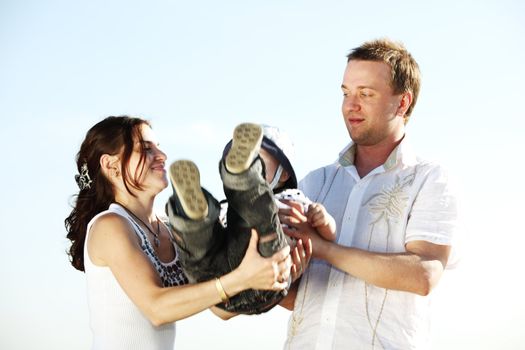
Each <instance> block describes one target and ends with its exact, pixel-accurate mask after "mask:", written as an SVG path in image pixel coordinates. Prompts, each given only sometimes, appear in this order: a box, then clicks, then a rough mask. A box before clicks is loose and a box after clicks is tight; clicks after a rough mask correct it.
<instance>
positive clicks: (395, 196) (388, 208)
mask: <svg viewBox="0 0 525 350" xmlns="http://www.w3.org/2000/svg"><path fill="white" fill-rule="evenodd" d="M416 173H417V167H416V168H415V169H414V171H413V172H412V173H410V174H408V175H406V176H405V177H403V178H402V179H400V178H399V176H396V181H395V182H394V184H392V185H390V186H383V189H382V190H381V191H380V192H379V193H376V194H374V195H372V196H371V197H370V198H369V199H368V200H366V201H365V202H364V203H363V207H364V206H368V210H369V212H370V213H371V215H372V216H374V217H375V218H374V219H373V220H372V221H371V222H370V231H369V236H368V247H367V250H368V251H370V247H371V244H372V237H373V235H374V228H375V226H376V224H377V223H378V222H380V221H384V222H385V224H386V228H387V230H386V246H385V253H386V252H388V251H389V241H390V233H391V232H390V231H391V221H397V220H400V219H401V218H402V216H403V212H404V210H405V209H406V207H407V205H408V199H409V196H408V194H407V192H406V189H407V188H408V187H410V186H411V185H412V184H413V183H414V179H415V177H416ZM364 285H365V309H366V317H367V318H368V324H369V325H370V329H371V330H372V344H371V345H372V349H374V348H375V344H376V341H377V342H378V343H379V345H380V346H381V348H383V349H384V348H385V347H384V345H383V344H382V343H381V340H380V339H379V337H378V335H377V328H378V326H379V322H380V321H381V316H382V314H383V309H384V307H385V302H386V298H387V296H388V289H385V292H384V295H383V300H382V302H381V307H380V309H379V312H378V315H377V319H376V320H375V321H374V320H372V317H371V315H370V310H369V301H368V299H369V298H368V294H369V293H368V284H367V283H366V282H365V283H364Z"/></svg>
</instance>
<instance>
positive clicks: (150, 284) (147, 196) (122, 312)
mask: <svg viewBox="0 0 525 350" xmlns="http://www.w3.org/2000/svg"><path fill="white" fill-rule="evenodd" d="M165 161H166V155H165V154H164V153H163V152H162V151H161V150H160V149H159V146H158V142H157V140H156V139H155V135H154V134H153V131H152V130H151V127H150V124H149V123H148V122H147V121H145V120H143V119H139V118H131V117H126V116H123V117H108V118H106V119H104V120H102V121H101V122H99V123H98V124H96V125H95V126H93V127H92V128H91V129H90V130H89V131H88V133H87V135H86V138H85V140H84V142H83V143H82V145H81V148H80V151H79V153H78V155H77V167H78V170H79V175H77V176H76V179H77V183H78V185H79V188H80V191H79V193H78V196H77V200H76V203H75V206H74V208H73V210H72V212H71V214H70V215H69V217H68V218H67V219H66V220H65V224H66V228H67V231H68V235H67V237H68V238H69V239H70V240H71V242H72V245H71V248H70V251H69V253H70V256H71V263H72V265H73V266H74V267H75V268H76V269H78V270H80V271H85V272H86V278H87V286H88V304H89V309H90V319H91V320H90V324H91V328H92V331H93V335H94V341H93V347H92V348H93V349H172V348H173V345H174V341H175V324H174V322H175V321H177V320H180V319H183V318H185V317H188V316H191V315H193V314H195V313H198V312H200V311H202V310H205V309H207V308H210V307H212V306H213V305H216V304H218V303H220V302H225V301H227V300H228V296H233V295H236V294H237V293H239V292H241V291H243V290H246V289H264V290H276V291H277V290H282V289H284V288H285V287H286V282H285V281H287V279H288V277H289V275H290V265H291V259H290V256H289V248H288V247H287V248H285V249H283V250H281V251H279V252H278V253H276V254H275V255H273V256H272V257H270V258H262V257H261V256H260V255H259V254H258V253H257V248H256V246H257V234H256V232H255V231H252V237H251V241H250V245H249V249H248V251H247V252H246V255H245V257H244V259H243V261H242V263H241V264H240V265H239V267H238V268H237V269H235V270H234V271H232V272H231V273H228V274H225V275H223V276H221V277H220V278H217V279H215V280H211V281H207V282H202V283H198V284H194V285H187V284H186V283H187V280H186V277H185V276H184V274H183V273H182V271H181V269H180V264H179V263H178V260H177V256H176V251H175V248H174V244H173V239H172V234H171V232H170V230H169V228H168V227H167V226H166V225H165V224H164V223H163V222H162V221H161V220H160V219H159V218H158V217H157V216H156V215H155V214H154V213H153V203H154V200H155V197H156V195H157V194H158V193H160V192H161V191H162V190H163V189H164V188H166V186H167V185H168V180H167V177H166V171H165V169H164V167H165ZM294 270H295V269H294ZM294 275H295V271H294ZM294 277H295V276H294ZM281 281H282V282H281Z"/></svg>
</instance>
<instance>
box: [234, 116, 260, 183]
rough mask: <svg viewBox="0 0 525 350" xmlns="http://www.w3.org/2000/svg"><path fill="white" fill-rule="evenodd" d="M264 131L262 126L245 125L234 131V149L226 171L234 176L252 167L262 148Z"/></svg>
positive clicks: (238, 126) (240, 125)
mask: <svg viewBox="0 0 525 350" xmlns="http://www.w3.org/2000/svg"><path fill="white" fill-rule="evenodd" d="M262 136H263V131H262V128H261V126H260V125H258V124H252V123H243V124H239V125H237V127H236V128H235V130H234V131H233V142H232V147H231V149H230V150H229V152H228V155H227V156H226V159H225V165H226V169H227V170H228V171H229V172H230V173H233V174H239V173H242V172H244V171H246V170H248V168H249V167H250V165H251V164H252V162H253V160H254V159H255V157H257V154H258V153H259V149H260V147H261V141H262Z"/></svg>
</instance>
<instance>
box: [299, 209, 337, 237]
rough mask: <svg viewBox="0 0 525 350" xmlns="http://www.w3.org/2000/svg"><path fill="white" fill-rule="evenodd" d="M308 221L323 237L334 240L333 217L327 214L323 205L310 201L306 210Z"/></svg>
mask: <svg viewBox="0 0 525 350" xmlns="http://www.w3.org/2000/svg"><path fill="white" fill-rule="evenodd" d="M306 218H307V220H308V223H309V224H310V225H311V226H312V227H314V228H316V229H317V230H318V232H319V233H320V234H321V236H322V237H323V238H324V239H327V240H329V241H334V240H335V231H336V227H335V219H334V218H333V217H332V215H330V214H328V212H327V211H326V209H325V207H324V206H323V205H322V204H320V203H312V204H310V205H309V206H308V211H307V212H306Z"/></svg>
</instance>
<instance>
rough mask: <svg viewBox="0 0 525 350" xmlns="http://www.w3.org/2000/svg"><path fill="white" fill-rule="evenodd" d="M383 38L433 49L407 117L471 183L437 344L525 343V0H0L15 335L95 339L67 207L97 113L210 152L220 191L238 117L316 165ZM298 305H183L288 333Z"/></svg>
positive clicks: (183, 343)
mask: <svg viewBox="0 0 525 350" xmlns="http://www.w3.org/2000/svg"><path fill="white" fill-rule="evenodd" d="M377 37H390V38H392V39H395V40H400V41H403V42H404V43H405V45H406V46H407V48H408V49H409V50H410V51H411V52H412V54H413V55H414V57H415V58H416V60H417V61H418V62H419V64H420V67H421V70H422V74H423V85H422V90H421V94H420V97H419V101H418V104H417V106H416V108H415V110H414V113H413V117H412V119H411V121H410V123H409V125H408V134H409V135H410V137H411V138H412V140H413V143H414V144H415V145H416V147H417V148H418V149H419V153H420V154H421V155H422V156H425V157H427V158H432V159H437V160H439V161H441V162H443V163H445V164H446V165H447V166H448V167H449V168H450V170H451V172H452V173H453V174H455V175H456V178H457V181H458V184H459V185H460V189H461V192H462V194H463V199H464V201H463V204H464V215H465V223H466V225H465V226H466V227H467V228H468V230H467V232H468V234H467V235H465V237H466V239H465V240H464V241H465V244H464V247H465V250H464V252H465V254H464V263H463V265H462V267H461V268H460V269H458V270H456V271H451V272H450V273H449V274H447V275H446V276H445V278H444V280H443V281H442V283H441V285H440V286H439V289H438V292H439V294H437V295H436V296H437V298H436V304H437V307H436V311H435V318H434V348H435V349H465V348H476V349H493V348H495V347H496V346H497V347H498V348H504V349H513V348H517V347H520V346H521V345H522V344H523V341H524V340H525V339H524V337H523V335H522V329H521V328H522V325H523V324H524V322H525V316H524V315H525V302H524V301H523V299H522V296H521V294H522V293H521V290H522V289H523V287H524V282H523V278H522V277H520V276H522V269H523V261H522V259H520V257H521V255H522V254H523V249H524V247H525V239H524V234H525V229H524V227H523V223H522V220H521V218H522V216H523V209H524V207H525V206H524V205H523V197H524V196H525V190H524V183H523V172H524V165H523V151H524V150H525V142H524V141H523V139H524V137H523V130H524V129H525V122H524V117H525V116H524V113H523V107H522V100H523V95H524V88H523V81H525V68H524V64H523V62H525V50H524V49H523V44H522V43H523V38H524V37H525V3H523V2H520V1H518V0H515V1H511V0H503V1H448V0H446V1H432V2H421V1H400V2H391V1H384V0H381V1H374V2H353V1H335V0H327V1H323V2H320V1H265V2H255V1H222V2H215V1H194V2H191V3H190V2H188V1H185V2H182V1H149V2H146V1H143V2H140V1H120V0H119V1H100V0H94V1H89V2H88V1H77V0H68V1H66V0H63V1H34V0H27V1H14V0H0V118H1V121H2V127H1V128H0V135H1V137H0V142H1V146H2V149H3V150H4V151H5V152H4V155H3V157H2V161H3V165H2V171H1V172H0V183H1V184H2V189H1V192H0V193H1V197H2V198H3V201H2V202H1V203H0V213H1V214H0V215H1V219H2V220H0V238H1V239H2V242H3V245H2V246H3V247H4V249H3V252H2V254H0V273H1V275H0V276H1V277H2V280H3V283H2V287H1V288H0V314H1V315H2V317H0V329H2V331H1V332H0V348H2V349H36V348H53V349H72V348H74V349H88V348H89V343H90V331H89V325H88V312H87V305H86V294H85V280H84V276H83V274H81V273H79V272H76V271H75V270H73V268H72V267H70V265H68V261H67V257H66V255H65V253H64V252H65V250H66V248H67V247H68V243H67V241H66V239H65V229H64V227H63V219H64V218H65V217H66V216H67V215H68V213H69V210H70V209H69V201H70V197H71V195H73V194H74V193H75V191H76V190H77V188H76V184H75V182H74V178H73V177H74V175H75V165H74V157H75V154H76V152H77V151H78V147H79V145H80V142H81V141H82V139H83V136H84V135H85V132H86V131H87V129H88V128H89V127H90V126H91V125H93V124H94V123H95V122H97V121H99V120H100V119H102V118H103V117H105V116H108V115H120V114H131V115H139V116H142V117H145V118H147V119H150V120H151V121H152V123H153V127H154V130H155V132H156V133H157V136H158V138H159V139H160V142H161V145H162V147H163V149H164V150H165V152H166V153H167V154H168V156H169V158H170V161H171V160H175V159H178V158H191V159H193V160H194V161H196V163H197V164H198V165H199V167H200V168H201V172H202V174H203V176H202V177H203V179H202V181H203V184H204V185H205V186H207V187H208V188H209V189H210V190H211V191H212V192H213V193H214V194H215V195H216V196H218V197H220V196H221V195H222V193H221V187H220V181H219V176H218V174H217V170H216V169H217V162H218V158H219V157H220V152H221V150H222V147H223V145H224V143H225V142H226V141H227V140H228V139H229V137H230V134H231V130H232V128H233V127H234V126H235V125H236V124H237V123H239V122H241V121H256V122H264V123H266V124H273V125H278V126H280V127H281V128H282V129H285V130H286V131H287V132H288V133H289V134H290V135H291V136H292V138H293V139H294V141H295V145H296V153H297V157H296V162H295V166H296V172H297V174H298V177H300V178H301V177H303V176H304V175H306V173H307V172H308V171H309V170H312V169H314V168H316V167H319V166H322V165H324V164H327V163H329V162H331V161H333V160H334V159H335V157H336V155H337V152H338V151H339V150H340V149H341V148H342V147H343V146H344V145H345V144H346V142H347V141H348V136H347V132H346V130H345V128H344V124H343V120H342V117H341V113H340V104H341V91H340V85H341V79H342V74H343V70H344V66H345V55H346V53H347V52H348V51H349V50H350V49H351V48H353V47H355V46H358V45H360V44H361V43H362V42H363V41H365V40H369V39H373V38H377ZM168 195H169V192H168V191H165V192H164V193H162V194H161V195H160V196H159V200H158V203H157V206H158V208H159V210H160V209H161V208H162V204H163V202H164V201H165V199H166V198H167V196H168ZM287 318H288V313H287V312H285V311H283V310H272V312H271V313H269V314H265V315H263V316H258V317H239V318H237V319H234V320H232V321H228V322H223V321H219V320H216V319H214V318H213V316H211V315H210V313H209V312H203V313H201V314H199V315H197V316H195V317H193V318H190V319H188V320H184V321H181V322H179V323H178V328H177V332H178V334H177V344H176V346H177V348H178V349H193V348H204V347H205V346H210V344H225V343H229V344H230V345H231V347H230V348H231V349H244V348H245V345H246V344H247V343H248V342H251V343H252V344H255V345H253V347H251V348H253V349H266V348H269V349H274V348H280V347H281V345H282V344H283V341H284V337H285V329H286V324H287ZM203 327H206V329H208V330H209V334H210V335H209V336H207V337H202V336H200V330H201V329H202V328H203ZM261 329H264V331H261ZM239 334H241V335H239Z"/></svg>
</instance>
